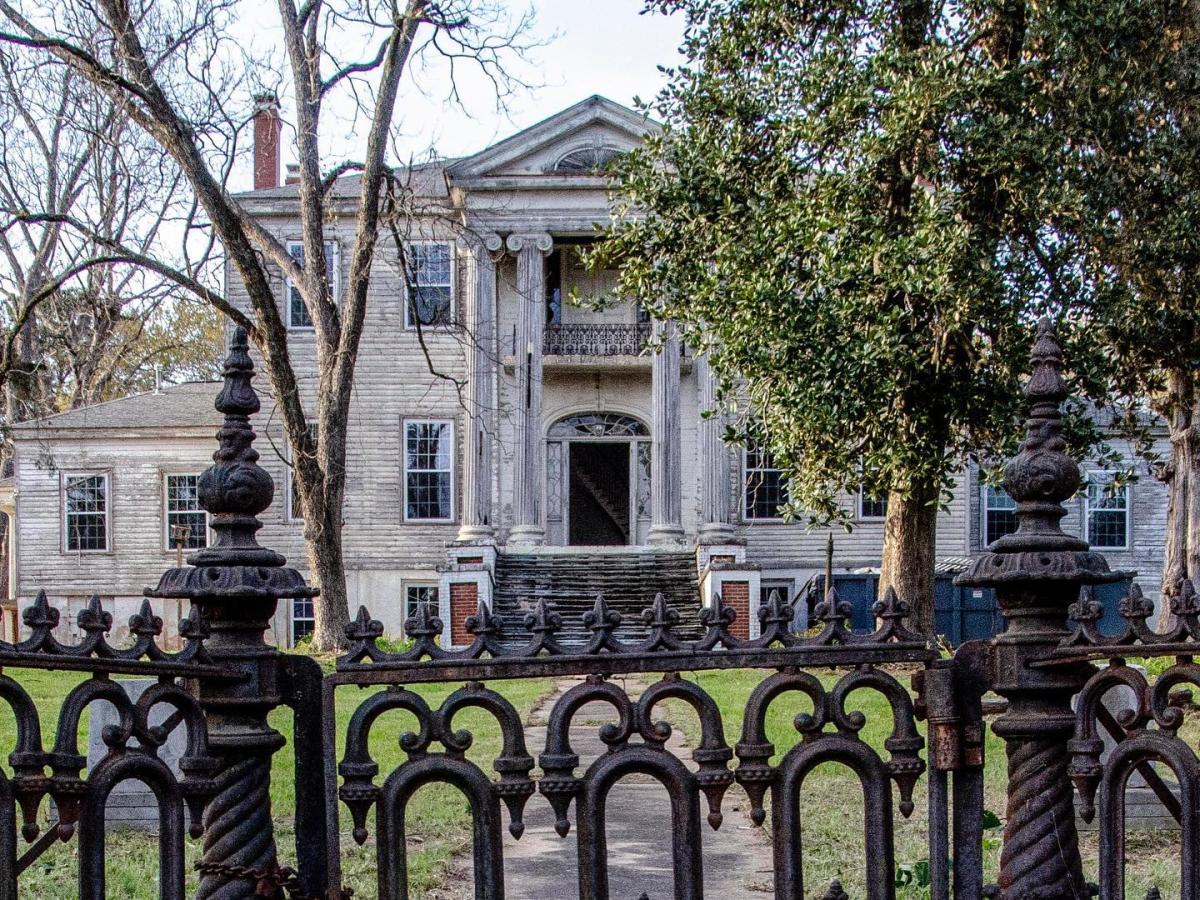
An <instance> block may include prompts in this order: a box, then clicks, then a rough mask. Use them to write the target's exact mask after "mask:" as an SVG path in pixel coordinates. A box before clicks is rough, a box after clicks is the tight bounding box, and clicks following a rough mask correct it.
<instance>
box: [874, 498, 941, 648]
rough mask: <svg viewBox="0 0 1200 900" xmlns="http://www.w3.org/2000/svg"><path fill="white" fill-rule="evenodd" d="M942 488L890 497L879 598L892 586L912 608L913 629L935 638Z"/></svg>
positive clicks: (885, 521)
mask: <svg viewBox="0 0 1200 900" xmlns="http://www.w3.org/2000/svg"><path fill="white" fill-rule="evenodd" d="M937 501H938V488H937V485H936V484H924V485H918V486H916V487H915V488H914V490H913V491H912V492H911V494H910V495H908V496H905V495H904V494H902V493H901V492H899V491H892V492H891V493H889V494H888V503H887V517H886V518H885V520H884V536H883V564H882V569H881V571H880V576H879V595H880V597H882V596H883V593H884V591H886V590H887V589H888V588H889V587H890V588H893V589H894V590H895V591H896V595H897V596H898V597H899V598H900V599H901V600H906V601H908V603H909V605H910V606H911V608H912V615H911V618H910V619H909V622H908V624H909V627H911V628H912V629H913V630H914V631H919V632H921V633H922V634H927V635H929V636H930V637H933V636H934V635H935V625H936V623H935V620H934V611H933V582H934V577H933V564H934V554H935V546H934V545H935V543H936V540H937V513H938V507H937Z"/></svg>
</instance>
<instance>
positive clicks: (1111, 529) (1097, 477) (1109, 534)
mask: <svg viewBox="0 0 1200 900" xmlns="http://www.w3.org/2000/svg"><path fill="white" fill-rule="evenodd" d="M1083 519H1084V523H1085V525H1086V530H1087V541H1088V543H1089V544H1091V545H1092V546H1093V547H1096V548H1099V549H1101V550H1124V549H1126V548H1127V547H1128V546H1129V486H1128V485H1124V484H1123V485H1116V484H1114V476H1113V473H1112V472H1090V473H1089V474H1088V476H1087V486H1086V488H1085V492H1084V495H1083Z"/></svg>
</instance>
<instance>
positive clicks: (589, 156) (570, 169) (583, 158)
mask: <svg viewBox="0 0 1200 900" xmlns="http://www.w3.org/2000/svg"><path fill="white" fill-rule="evenodd" d="M620 155H621V151H620V150H618V149H617V148H616V147H604V146H599V147H578V148H576V149H575V150H571V151H570V152H568V153H565V154H564V155H563V156H561V157H560V158H559V160H558V162H556V163H555V164H554V168H553V171H555V172H560V173H566V174H570V175H594V174H596V173H597V172H601V171H603V170H604V169H605V168H606V167H607V166H608V164H609V163H611V162H612V161H613V159H615V158H616V157H618V156H620Z"/></svg>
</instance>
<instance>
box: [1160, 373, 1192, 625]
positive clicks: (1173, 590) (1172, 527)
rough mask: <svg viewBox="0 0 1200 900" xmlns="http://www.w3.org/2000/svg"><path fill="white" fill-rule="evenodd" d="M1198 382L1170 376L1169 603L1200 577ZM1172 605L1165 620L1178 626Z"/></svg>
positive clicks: (1185, 375) (1165, 579) (1165, 555)
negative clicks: (1186, 582) (1189, 580)
mask: <svg viewBox="0 0 1200 900" xmlns="http://www.w3.org/2000/svg"><path fill="white" fill-rule="evenodd" d="M1195 394H1196V392H1195V379H1194V377H1193V376H1192V374H1191V373H1190V372H1185V371H1182V370H1174V371H1170V372H1168V373H1167V401H1166V404H1165V405H1166V409H1167V427H1168V429H1169V432H1170V439H1171V459H1170V462H1169V463H1168V465H1167V468H1166V473H1165V475H1164V476H1163V480H1164V481H1165V482H1166V484H1167V491H1168V499H1167V526H1166V541H1165V544H1164V548H1163V574H1162V593H1163V599H1164V601H1169V600H1170V598H1173V597H1175V596H1177V595H1178V594H1179V591H1180V587H1181V585H1182V583H1183V580H1184V579H1185V578H1195V577H1197V575H1200V416H1198V415H1197V414H1198V412H1200V410H1198V409H1197V406H1198V405H1200V399H1198V398H1197V397H1196V395H1195ZM1173 618H1174V617H1173V616H1172V615H1171V614H1170V607H1169V603H1166V602H1164V609H1163V617H1162V621H1163V623H1164V625H1166V627H1170V626H1171V624H1172V620H1173Z"/></svg>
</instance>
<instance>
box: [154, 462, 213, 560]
mask: <svg viewBox="0 0 1200 900" xmlns="http://www.w3.org/2000/svg"><path fill="white" fill-rule="evenodd" d="M199 488H200V476H199V475H175V474H167V475H164V476H163V512H164V516H163V526H164V529H163V531H164V533H163V538H164V543H163V546H164V548H165V549H167V550H175V549H176V548H181V549H184V550H199V549H200V548H201V547H207V546H208V513H206V512H205V511H204V510H203V509H201V508H200V490H199Z"/></svg>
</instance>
